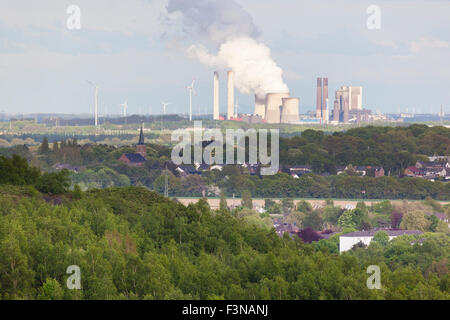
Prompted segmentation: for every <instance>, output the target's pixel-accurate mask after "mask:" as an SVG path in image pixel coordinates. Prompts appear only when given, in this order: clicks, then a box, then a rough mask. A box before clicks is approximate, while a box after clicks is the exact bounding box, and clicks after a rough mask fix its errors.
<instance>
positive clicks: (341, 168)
mask: <svg viewBox="0 0 450 320" xmlns="http://www.w3.org/2000/svg"><path fill="white" fill-rule="evenodd" d="M345 168H346V167H345V166H336V174H338V175H340V174H343V173H345Z"/></svg>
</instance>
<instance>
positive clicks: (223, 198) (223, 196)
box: [219, 191, 228, 210]
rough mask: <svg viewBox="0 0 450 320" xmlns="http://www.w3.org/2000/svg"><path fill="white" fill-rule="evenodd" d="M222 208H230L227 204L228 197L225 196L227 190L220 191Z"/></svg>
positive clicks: (220, 205) (220, 206)
mask: <svg viewBox="0 0 450 320" xmlns="http://www.w3.org/2000/svg"><path fill="white" fill-rule="evenodd" d="M219 208H220V210H228V204H227V198H226V197H225V192H223V191H221V192H220V203H219Z"/></svg>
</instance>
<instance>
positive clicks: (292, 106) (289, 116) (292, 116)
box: [281, 98, 300, 123]
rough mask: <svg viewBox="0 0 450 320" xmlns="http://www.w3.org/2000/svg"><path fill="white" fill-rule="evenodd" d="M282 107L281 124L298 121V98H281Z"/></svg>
mask: <svg viewBox="0 0 450 320" xmlns="http://www.w3.org/2000/svg"><path fill="white" fill-rule="evenodd" d="M281 100H282V102H283V107H282V108H281V123H290V122H297V121H299V114H298V108H299V105H300V99H299V98H282V99H281Z"/></svg>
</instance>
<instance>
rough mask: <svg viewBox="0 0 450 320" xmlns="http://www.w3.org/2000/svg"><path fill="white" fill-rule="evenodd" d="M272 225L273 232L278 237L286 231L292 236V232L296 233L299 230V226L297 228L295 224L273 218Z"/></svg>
mask: <svg viewBox="0 0 450 320" xmlns="http://www.w3.org/2000/svg"><path fill="white" fill-rule="evenodd" d="M273 227H274V228H275V232H276V233H277V234H278V235H279V236H280V237H282V236H283V235H284V233H286V232H287V233H288V234H289V235H291V236H292V235H293V234H295V233H298V232H299V231H300V228H298V227H297V226H296V225H295V224H292V223H283V222H281V221H280V220H279V219H274V220H273Z"/></svg>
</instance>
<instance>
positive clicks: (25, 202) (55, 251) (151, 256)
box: [0, 186, 450, 299]
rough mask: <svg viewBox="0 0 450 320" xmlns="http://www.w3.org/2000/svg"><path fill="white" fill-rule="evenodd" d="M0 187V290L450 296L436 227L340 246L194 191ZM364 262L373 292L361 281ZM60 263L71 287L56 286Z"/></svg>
mask: <svg viewBox="0 0 450 320" xmlns="http://www.w3.org/2000/svg"><path fill="white" fill-rule="evenodd" d="M8 189H10V191H9V192H5V190H8ZM27 189H28V191H27ZM0 190H1V191H2V192H1V193H0V270H1V272H0V287H1V291H0V292H1V296H0V298H1V299H23V298H27V299H449V298H450V295H449V284H450V276H449V273H448V261H449V254H450V250H449V248H450V239H449V236H448V235H444V234H427V235H426V237H425V238H426V239H425V241H424V242H423V244H421V245H420V244H414V245H411V244H410V243H411V242H412V240H413V238H404V237H403V238H402V237H400V238H398V239H396V240H394V241H392V242H391V243H389V244H386V243H378V242H375V241H374V243H373V245H372V244H371V245H370V246H369V248H368V249H355V250H353V251H351V252H349V253H345V254H343V255H341V256H340V255H338V254H335V253H331V252H332V251H333V250H331V249H328V248H331V247H332V246H333V245H335V241H336V239H330V240H321V241H320V242H318V243H316V244H304V243H303V242H302V241H301V240H300V239H299V238H298V239H296V240H292V239H290V238H289V237H287V236H285V237H284V238H280V237H278V236H277V235H276V233H275V231H274V230H273V229H270V230H267V229H263V228H259V227H258V226H257V225H255V224H252V223H251V222H248V221H246V220H245V219H242V218H238V217H236V216H235V215H234V214H233V213H232V212H229V211H227V210H224V211H211V210H210V209H209V207H208V206H207V205H206V203H205V202H204V201H200V202H199V203H197V204H195V205H189V206H188V207H184V206H183V205H181V204H179V203H177V202H176V201H171V200H168V199H165V198H163V197H161V196H159V195H158V194H156V193H154V192H151V191H148V190H146V189H145V188H138V187H127V188H109V189H103V190H95V191H90V192H87V193H83V192H76V193H72V194H71V195H70V197H69V196H66V197H63V198H64V199H63V201H61V204H59V205H54V204H53V203H52V202H49V203H48V202H46V200H44V199H43V197H42V196H41V194H39V193H38V192H36V191H34V192H30V190H32V188H31V187H27V188H22V189H21V187H14V188H10V187H9V186H2V187H1V188H0ZM371 264H377V265H380V267H381V269H382V283H383V289H382V290H369V289H367V287H366V280H367V274H366V269H367V267H368V266H369V265H371ZM71 265H77V266H79V267H80V269H81V285H82V289H81V290H68V289H67V288H66V280H67V278H68V276H69V275H68V274H66V269H67V267H68V266H71Z"/></svg>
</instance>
